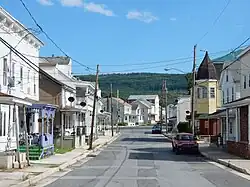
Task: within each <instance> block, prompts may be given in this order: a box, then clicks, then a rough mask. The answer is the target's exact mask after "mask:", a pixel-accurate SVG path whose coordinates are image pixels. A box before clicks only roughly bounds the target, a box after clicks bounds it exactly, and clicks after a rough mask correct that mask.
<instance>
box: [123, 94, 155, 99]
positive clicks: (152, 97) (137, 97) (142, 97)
mask: <svg viewBox="0 0 250 187" xmlns="http://www.w3.org/2000/svg"><path fill="white" fill-rule="evenodd" d="M156 97H159V96H158V95H130V96H129V97H128V100H137V99H156Z"/></svg>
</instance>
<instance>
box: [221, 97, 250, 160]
mask: <svg viewBox="0 0 250 187" xmlns="http://www.w3.org/2000/svg"><path fill="white" fill-rule="evenodd" d="M224 107H225V108H226V120H225V121H226V122H225V134H226V142H227V150H228V152H229V153H232V154H235V155H237V156H240V157H244V158H250V145H249V140H250V128H249V122H250V114H249V112H250V96H247V97H244V98H241V99H238V100H235V101H232V102H230V103H227V104H225V105H224ZM230 110H233V111H235V118H234V119H233V120H231V119H230Z"/></svg>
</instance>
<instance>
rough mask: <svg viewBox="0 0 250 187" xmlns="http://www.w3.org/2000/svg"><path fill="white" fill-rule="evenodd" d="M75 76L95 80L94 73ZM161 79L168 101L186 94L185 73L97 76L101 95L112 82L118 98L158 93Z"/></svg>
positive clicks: (108, 88)
mask: <svg viewBox="0 0 250 187" xmlns="http://www.w3.org/2000/svg"><path fill="white" fill-rule="evenodd" d="M77 77H78V78H79V79H81V80H85V81H95V75H80V76H77ZM163 80H166V82H167V88H168V92H169V94H168V99H169V102H172V101H173V100H175V99H176V97H178V96H180V95H183V94H187V90H188V83H187V79H186V75H185V74H165V73H126V74H108V75H107V74H106V75H100V76H99V84H100V88H101V90H102V94H103V96H107V95H108V94H109V93H110V84H111V83H112V87H113V96H116V90H119V96H120V98H123V99H125V100H126V99H127V98H128V96H129V95H137V94H138V95H145V94H159V95H160V94H161V89H162V82H163Z"/></svg>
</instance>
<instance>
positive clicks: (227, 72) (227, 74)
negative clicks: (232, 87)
mask: <svg viewBox="0 0 250 187" xmlns="http://www.w3.org/2000/svg"><path fill="white" fill-rule="evenodd" d="M226 81H227V82H228V71H226Z"/></svg>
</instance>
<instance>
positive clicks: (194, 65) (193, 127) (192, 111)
mask: <svg viewBox="0 0 250 187" xmlns="http://www.w3.org/2000/svg"><path fill="white" fill-rule="evenodd" d="M196 46H197V45H194V59H193V71H192V73H193V85H192V92H191V104H192V105H191V115H192V132H193V134H195V113H194V108H195V107H194V105H195V102H194V101H195V67H196Z"/></svg>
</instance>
